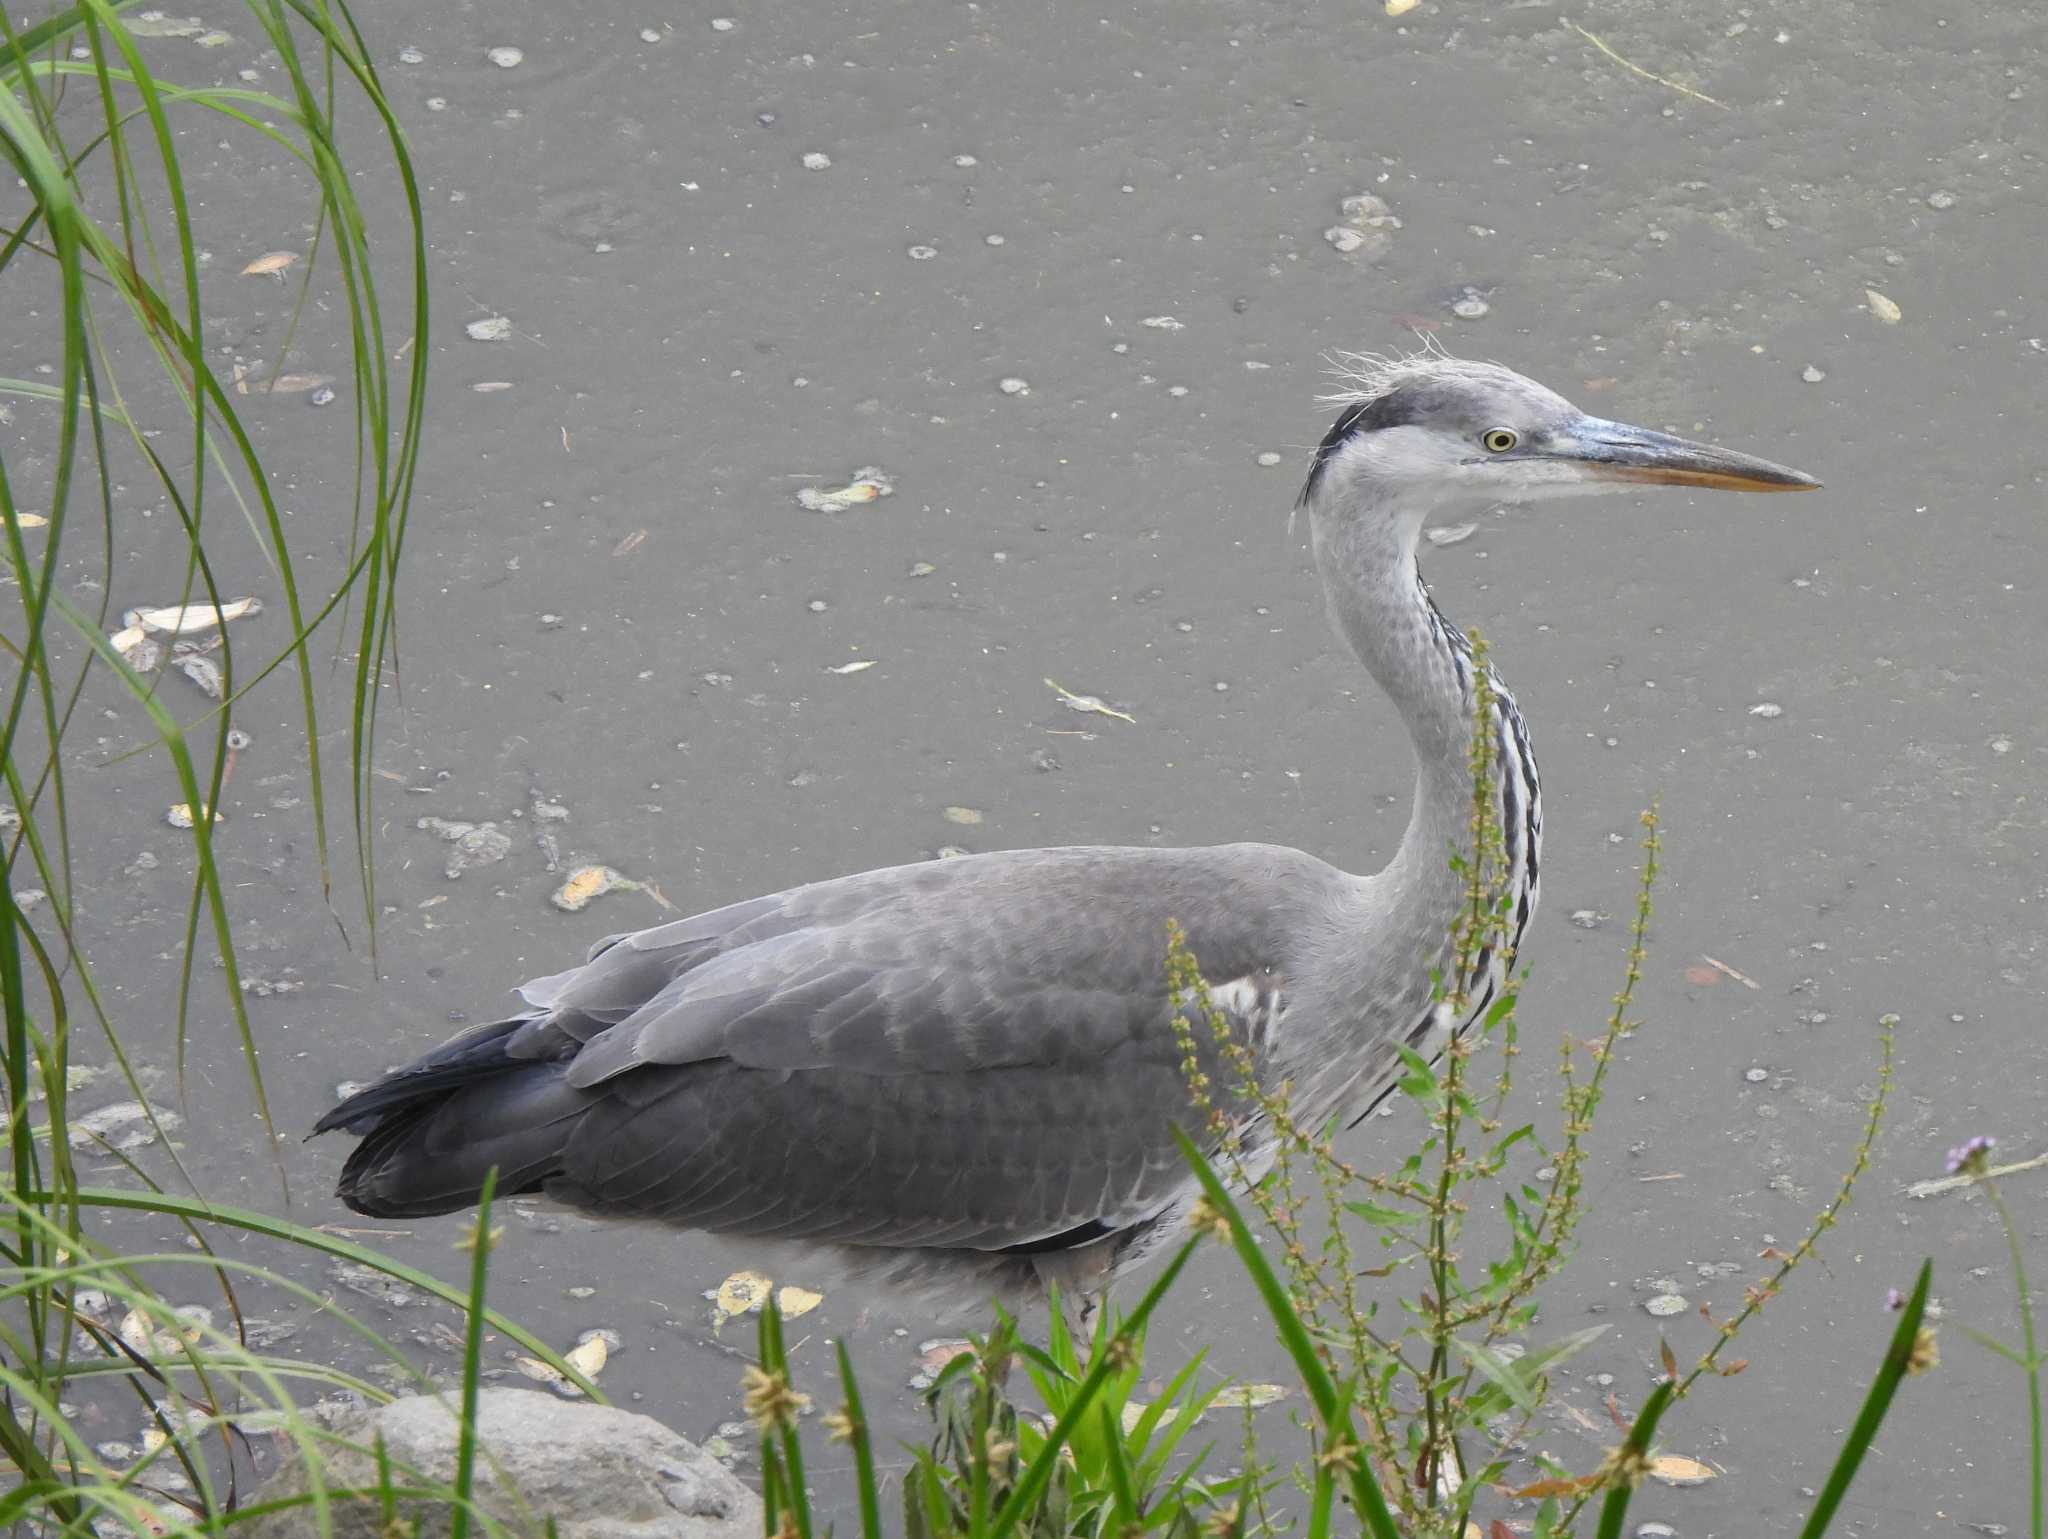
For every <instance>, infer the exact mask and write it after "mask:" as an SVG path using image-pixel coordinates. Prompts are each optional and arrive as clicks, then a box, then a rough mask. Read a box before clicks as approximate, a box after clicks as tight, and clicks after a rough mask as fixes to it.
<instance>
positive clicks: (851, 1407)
mask: <svg viewBox="0 0 2048 1539" xmlns="http://www.w3.org/2000/svg"><path fill="white" fill-rule="evenodd" d="M833 1346H834V1347H835V1348H836V1349H837V1351H838V1354H839V1385H840V1388H841V1389H843V1390H844V1391H845V1393H846V1418H847V1420H848V1421H849V1422H851V1423H852V1429H851V1432H850V1434H849V1437H850V1440H851V1442H852V1444H853V1471H854V1478H855V1479H856V1480H857V1481H858V1482H859V1483H860V1533H861V1539H882V1507H881V1496H880V1493H879V1492H878V1491H877V1489H876V1485H875V1443H874V1439H873V1438H872V1437H870V1436H869V1434H868V1416H867V1408H866V1407H865V1406H864V1405H862V1404H861V1398H860V1385H859V1384H858V1383H857V1382H855V1380H854V1376H853V1358H852V1356H851V1354H849V1353H848V1352H847V1350H846V1343H845V1342H844V1341H838V1342H834V1343H833Z"/></svg>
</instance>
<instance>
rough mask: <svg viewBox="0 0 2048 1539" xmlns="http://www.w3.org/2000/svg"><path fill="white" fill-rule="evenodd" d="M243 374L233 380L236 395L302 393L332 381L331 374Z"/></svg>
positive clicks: (329, 383)
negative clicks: (262, 377) (264, 377)
mask: <svg viewBox="0 0 2048 1539" xmlns="http://www.w3.org/2000/svg"><path fill="white" fill-rule="evenodd" d="M252 379H255V376H254V375H244V376H243V377H241V378H239V379H237V380H236V381H235V393H236V394H237V395H303V394H304V393H305V392H306V391H308V390H318V389H319V388H320V387H321V386H322V385H331V384H333V383H334V376H333V375H332V374H279V375H276V376H275V377H273V378H269V379H255V383H254V384H251V383H250V381H251V380H252Z"/></svg>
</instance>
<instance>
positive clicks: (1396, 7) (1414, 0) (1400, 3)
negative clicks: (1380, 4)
mask: <svg viewBox="0 0 2048 1539" xmlns="http://www.w3.org/2000/svg"><path fill="white" fill-rule="evenodd" d="M1420 4H1422V0H1387V14H1388V15H1389V16H1406V15H1407V14H1408V13H1409V12H1410V11H1412V10H1414V9H1415V7H1417V6H1418V5H1420Z"/></svg>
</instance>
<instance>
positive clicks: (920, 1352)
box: [917, 1336, 974, 1373]
mask: <svg viewBox="0 0 2048 1539" xmlns="http://www.w3.org/2000/svg"><path fill="white" fill-rule="evenodd" d="M973 1350H974V1343H973V1342H971V1341H962V1340H959V1339H958V1338H957V1337H951V1336H948V1337H945V1338H944V1339H942V1340H938V1341H926V1342H921V1343H920V1344H919V1345H918V1349H917V1365H918V1367H920V1368H922V1369H923V1370H924V1371H925V1372H926V1373H937V1372H939V1370H940V1369H942V1368H944V1367H945V1366H946V1364H948V1363H950V1362H951V1361H953V1359H954V1358H956V1357H958V1356H959V1355H960V1354H961V1353H962V1352H971V1351H973Z"/></svg>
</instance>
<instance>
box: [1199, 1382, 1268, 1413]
mask: <svg viewBox="0 0 2048 1539" xmlns="http://www.w3.org/2000/svg"><path fill="white" fill-rule="evenodd" d="M1286 1398H1287V1386H1286V1385H1284V1384H1232V1385H1229V1386H1228V1387H1226V1388H1224V1389H1222V1390H1220V1391H1218V1392H1217V1395H1216V1398H1215V1399H1214V1400H1212V1401H1210V1402H1209V1403H1210V1404H1211V1405H1213V1406H1215V1407H1216V1408H1217V1409H1218V1410H1238V1409H1244V1408H1246V1407H1249V1408H1250V1409H1251V1410H1254V1411H1256V1410H1257V1409H1258V1408H1259V1407H1260V1406H1264V1405H1271V1404H1273V1403H1274V1402H1275V1401H1276V1400H1285V1399H1286Z"/></svg>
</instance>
